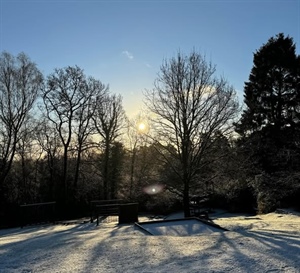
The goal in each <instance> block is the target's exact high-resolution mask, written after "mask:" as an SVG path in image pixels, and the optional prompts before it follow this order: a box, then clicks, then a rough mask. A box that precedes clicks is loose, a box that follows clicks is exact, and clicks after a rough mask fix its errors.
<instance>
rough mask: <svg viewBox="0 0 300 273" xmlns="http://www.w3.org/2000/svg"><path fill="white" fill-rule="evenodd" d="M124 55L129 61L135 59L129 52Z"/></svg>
mask: <svg viewBox="0 0 300 273" xmlns="http://www.w3.org/2000/svg"><path fill="white" fill-rule="evenodd" d="M122 54H123V55H125V56H126V57H127V58H128V59H129V60H132V59H133V55H132V54H131V53H130V52H129V51H127V50H124V51H123V52H122Z"/></svg>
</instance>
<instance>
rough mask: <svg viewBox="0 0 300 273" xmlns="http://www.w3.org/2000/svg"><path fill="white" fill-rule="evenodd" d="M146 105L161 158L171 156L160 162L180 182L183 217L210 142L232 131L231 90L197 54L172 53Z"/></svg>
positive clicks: (234, 108) (233, 103)
mask: <svg viewBox="0 0 300 273" xmlns="http://www.w3.org/2000/svg"><path fill="white" fill-rule="evenodd" d="M147 105H148V107H149V110H150V111H151V112H152V113H153V115H154V117H153V119H152V120H151V131H153V132H154V133H155V138H154V141H155V142H156V143H157V147H160V148H161V154H162V155H166V154H168V155H171V156H172V157H170V156H165V159H166V161H167V162H168V163H169V164H170V165H171V166H172V169H173V171H174V172H175V173H176V174H177V176H178V177H179V179H180V181H181V182H182V188H181V189H180V190H181V191H182V192H183V203H184V213H185V216H186V217H188V216H189V215H190V210H189V195H190V186H191V183H192V182H194V179H195V178H196V177H197V174H198V173H199V172H201V160H202V158H203V156H204V154H205V152H206V151H207V149H208V146H209V145H211V139H213V136H214V134H215V133H222V134H223V135H227V134H228V133H229V132H230V131H231V129H232V124H231V121H233V119H234V118H236V115H237V111H238V103H237V101H236V99H235V91H234V89H233V87H231V86H230V85H229V84H228V82H227V81H226V80H224V79H222V78H221V79H218V78H217V77H216V76H215V67H214V66H213V65H212V64H210V63H207V62H206V60H205V59H204V58H203V57H202V56H201V55H200V54H198V53H196V52H192V53H191V54H190V55H188V56H184V55H182V54H181V53H178V54H177V56H176V57H174V58H172V59H170V60H169V61H165V62H164V63H163V65H162V66H161V69H160V74H159V76H158V79H157V81H156V83H155V88H154V89H153V90H152V91H149V92H148V93H147ZM174 148H175V149H174ZM172 158H173V159H176V160H172Z"/></svg>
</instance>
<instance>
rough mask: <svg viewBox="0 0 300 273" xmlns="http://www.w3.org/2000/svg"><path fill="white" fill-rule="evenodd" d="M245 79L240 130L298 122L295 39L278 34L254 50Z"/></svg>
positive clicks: (297, 77)
mask: <svg viewBox="0 0 300 273" xmlns="http://www.w3.org/2000/svg"><path fill="white" fill-rule="evenodd" d="M253 63H254V65H253V68H252V70H251V73H250V76H249V81H248V82H246V83H245V89H244V92H245V94H244V102H245V104H246V109H245V110H244V113H243V115H242V119H241V121H240V123H239V124H238V125H237V131H238V132H239V133H241V134H245V133H247V132H253V131H257V130H261V129H262V128H263V127H266V126H274V127H275V128H276V129H277V130H279V129H282V128H284V127H286V126H291V127H295V126H297V125H298V123H299V117H300V116H299V114H300V113H299V104H300V93H299V92H300V90H299V64H300V59H299V56H297V55H296V46H295V44H294V42H293V39H292V38H290V37H284V35H283V34H282V33H281V34H278V35H277V36H276V37H275V38H274V37H272V38H271V39H269V41H268V42H267V43H266V44H265V45H263V46H262V47H261V48H260V49H259V50H258V51H257V52H256V53H255V54H254V59H253Z"/></svg>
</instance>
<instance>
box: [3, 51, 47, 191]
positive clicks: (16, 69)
mask: <svg viewBox="0 0 300 273" xmlns="http://www.w3.org/2000/svg"><path fill="white" fill-rule="evenodd" d="M42 83H43V77H42V74H41V73H40V71H39V70H38V68H37V67H36V65H35V64H34V63H33V62H32V61H31V60H30V59H29V58H28V57H27V56H26V55H25V54H24V53H20V54H19V55H18V56H17V57H14V56H12V55H11V54H9V53H7V52H3V53H2V54H1V55H0V189H1V186H2V185H3V183H4V180H5V178H6V177H7V175H8V173H9V171H10V168H11V165H12V162H13V159H14V156H15V153H16V147H17V144H18V142H19V141H20V139H21V138H22V135H24V130H26V128H25V126H24V124H25V123H26V121H28V120H29V113H30V110H31V109H32V108H33V105H34V103H35V101H36V98H37V96H38V93H39V91H40V89H41V86H42Z"/></svg>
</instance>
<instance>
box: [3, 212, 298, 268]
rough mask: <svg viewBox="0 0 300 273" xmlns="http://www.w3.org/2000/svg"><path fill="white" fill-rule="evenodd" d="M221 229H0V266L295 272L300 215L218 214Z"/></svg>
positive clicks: (109, 224)
mask: <svg viewBox="0 0 300 273" xmlns="http://www.w3.org/2000/svg"><path fill="white" fill-rule="evenodd" d="M214 222H215V223H217V224H219V225H220V226H222V227H224V228H227V229H229V230H230V231H226V232H215V233H209V234H208V233H203V234H198V235H192V236H182V237H180V236H149V235H145V234H144V233H143V232H142V231H141V230H139V229H138V228H136V227H134V226H133V225H121V226H119V225H117V223H116V222H115V221H112V222H107V223H101V224H100V225H99V226H98V227H97V226H96V225H95V224H90V223H87V224H76V225H67V226H65V225H49V226H44V227H26V228H24V229H19V228H16V229H6V230H0V272H1V273H10V272H12V273H13V272H18V273H19V272H21V273H25V272H27V273H29V272H47V273H50V272H51V273H53V272H105V273H112V272H122V273H126V272H145V273H146V272H173V273H177V272H178V273H179V272H233V273H235V272H251V273H252V272H273V273H274V272H289V273H291V272H300V217H299V215H297V214H294V213H271V214H267V215H263V216H262V215H259V216H255V217H245V216H234V215H228V214H220V215H219V216H215V219H214Z"/></svg>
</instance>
